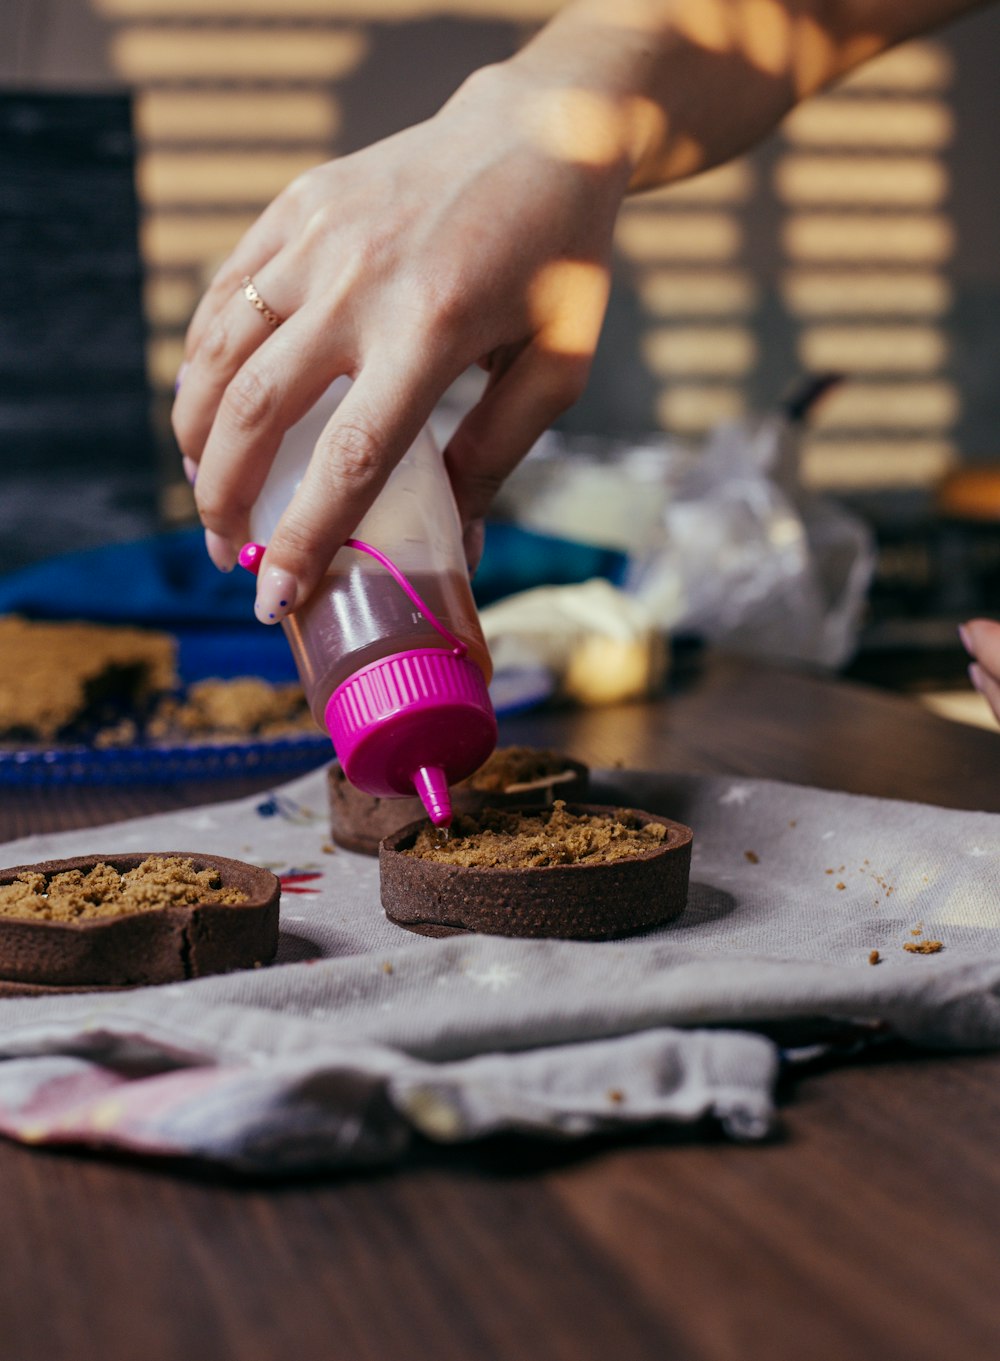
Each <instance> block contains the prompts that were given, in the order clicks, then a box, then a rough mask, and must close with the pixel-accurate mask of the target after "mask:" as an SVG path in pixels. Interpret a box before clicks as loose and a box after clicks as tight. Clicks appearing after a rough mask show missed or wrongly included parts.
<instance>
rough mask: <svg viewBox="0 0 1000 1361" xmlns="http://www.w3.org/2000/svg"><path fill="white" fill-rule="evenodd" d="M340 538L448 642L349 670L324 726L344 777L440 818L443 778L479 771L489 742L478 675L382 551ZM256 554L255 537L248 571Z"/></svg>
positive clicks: (246, 560)
mask: <svg viewBox="0 0 1000 1361" xmlns="http://www.w3.org/2000/svg"><path fill="white" fill-rule="evenodd" d="M345 546H346V547H348V548H354V549H357V550H358V551H359V552H362V553H367V554H369V556H370V557H373V558H375V560H376V561H377V562H379V563H381V564H382V566H383V567H384V568H385V569H386V571H387V572H388V573H389V574H390V575H391V576H392V578H393V580H394V581H395V582H396V583H397V585H398V586H399V587H400V589H401V590H402V591H404V592H405V593H406V595H407V596H408V597H409V599H410V600H411V601H412V602H413V604H414V606H415V607H416V608H417V609H418V610H419V611H420V613H421V614H422V615H423V617H424V618H425V619H426V620H427V622H428V623H429V624H430V625H431V627H432V628H433V629H434V630H435V631H436V632H437V633H439V634H440V635H441V637H442V638H443V639H444V640H445V642H447V643H448V644H449V647H448V649H444V648H415V649H412V650H410V651H406V652H395V653H392V654H391V655H390V656H388V657H382V658H380V659H379V660H378V661H376V662H371V663H370V664H369V665H368V666H364V667H362V668H361V670H360V671H356V672H355V673H354V675H352V676H349V677H348V679H347V680H346V681H344V682H343V683H342V684H341V685H339V686H338V687H337V689H336V690H334V692H333V694H332V695H331V696H330V698H329V700H328V701H327V705H326V710H325V713H324V722H325V725H326V728H327V731H328V732H329V734H330V737H331V738H332V740H333V745H334V747H335V748H336V752H337V756H338V758H339V760H340V764H341V766H342V767H343V770H344V774H345V775H346V776H347V778H348V780H350V782H351V784H353V785H355V786H356V787H357V788H358V789H360V790H362V791H364V792H365V793H367V794H372V795H374V796H375V797H377V798H392V797H400V796H403V795H408V794H409V795H412V794H413V792H414V790H416V793H417V794H418V795H419V797H420V800H421V802H422V803H423V805H424V808H425V809H426V810H427V816H428V817H429V818H430V820H431V822H433V823H434V825H435V826H436V827H447V826H448V824H449V823H450V822H451V818H452V810H451V798H450V795H449V792H448V786H449V784H453V783H454V782H455V781H457V780H462V779H465V777H466V776H467V775H471V774H472V773H473V771H475V770H478V769H479V767H480V766H481V765H482V763H483V762H484V761H485V760H486V758H487V756H489V754H490V752H491V751H492V750H493V748H494V747H495V745H496V740H497V721H496V715H495V714H494V712H493V705H492V703H491V701H490V696H489V690H488V688H487V685H486V678H485V677H484V675H483V673H482V672H481V671H480V669H479V667H478V666H477V665H476V664H475V662H473V661H470V660H469V658H468V657H467V656H466V652H467V651H468V649H467V647H466V645H465V643H464V642H463V641H462V639H461V638H459V637H457V636H456V635H455V634H454V633H452V632H451V631H450V630H449V629H447V628H446V627H445V626H444V624H442V622H441V621H440V620H439V619H438V618H437V616H436V615H435V614H434V613H433V611H432V610H431V609H430V608H429V607H428V606H427V605H426V604H425V602H424V600H423V599H422V598H421V596H420V595H419V594H418V592H417V591H416V590H415V589H414V587H413V585H412V583H411V582H410V581H409V580H407V578H406V576H405V575H404V574H403V573H402V572H401V571H400V570H399V568H398V567H397V566H396V564H395V563H394V562H392V560H391V559H390V558H387V557H386V555H385V554H384V553H382V552H380V551H379V550H378V549H377V548H373V547H372V546H371V545H370V544H367V543H364V542H362V541H361V540H360V539H347V540H346V544H345ZM263 555H264V548H263V546H262V545H261V544H253V543H251V544H244V545H243V548H242V549H241V550H240V555H239V563H240V566H241V567H245V568H246V569H247V570H248V571H250V572H253V573H254V574H255V575H256V573H257V572H258V571H259V570H260V564H261V559H262V557H263Z"/></svg>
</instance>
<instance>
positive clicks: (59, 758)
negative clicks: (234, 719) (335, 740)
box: [0, 669, 553, 788]
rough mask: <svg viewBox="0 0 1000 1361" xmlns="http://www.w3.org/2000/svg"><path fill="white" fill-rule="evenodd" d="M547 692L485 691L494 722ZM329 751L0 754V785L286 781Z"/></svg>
mask: <svg viewBox="0 0 1000 1361" xmlns="http://www.w3.org/2000/svg"><path fill="white" fill-rule="evenodd" d="M552 689H553V686H552V678H551V676H550V675H549V673H548V672H547V671H543V670H541V669H537V670H536V669H531V670H524V671H506V672H501V673H499V674H498V675H497V676H496V677H495V679H494V683H493V684H492V685H491V686H490V694H491V696H492V698H493V704H494V707H495V708H496V711H497V715H498V717H505V716H507V715H511V714H516V713H522V712H524V711H525V710H526V709H532V708H535V707H536V706H537V705H539V704H543V703H544V702H545V701H546V700H547V699H548V698H549V697H550V696H551V694H552ZM333 754H334V753H333V747H332V746H331V744H330V739H329V738H328V737H325V736H324V735H323V734H322V733H316V735H315V736H314V735H313V734H311V733H304V734H303V735H302V736H301V737H281V738H271V739H269V740H267V741H264V740H258V741H243V742H227V743H224V744H222V743H194V742H191V743H177V744H174V745H172V746H164V745H160V744H156V745H154V744H152V743H149V744H143V743H136V744H135V745H133V746H127V747H102V748H98V747H88V746H83V745H79V746H65V747H52V748H49V749H44V748H35V749H32V750H23V751H2V750H0V787H4V786H7V787H10V786H12V785H17V786H20V787H22V788H25V787H31V786H33V787H36V788H37V787H40V786H45V787H46V788H53V787H56V786H63V785H101V784H115V785H122V784H136V785H139V784H162V783H164V782H166V783H173V782H177V781H181V780H224V779H227V778H231V777H233V776H239V775H258V774H260V775H265V774H266V775H271V774H273V775H274V776H276V777H282V778H287V777H289V776H291V775H298V774H304V773H305V772H306V771H308V770H313V769H315V767H316V766H321V765H323V764H324V763H325V762H327V761H329V760H330V759H331V758H332V757H333Z"/></svg>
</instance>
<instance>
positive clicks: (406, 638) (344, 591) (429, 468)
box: [250, 379, 491, 723]
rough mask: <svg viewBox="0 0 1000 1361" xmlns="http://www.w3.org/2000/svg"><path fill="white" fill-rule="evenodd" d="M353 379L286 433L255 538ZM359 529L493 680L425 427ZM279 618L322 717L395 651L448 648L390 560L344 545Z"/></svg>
mask: <svg viewBox="0 0 1000 1361" xmlns="http://www.w3.org/2000/svg"><path fill="white" fill-rule="evenodd" d="M348 388H349V383H348V382H347V380H346V379H338V380H337V382H336V383H334V384H333V386H332V387H331V388H330V390H329V391H328V393H327V394H326V396H325V397H324V398H323V400H322V401H321V402H320V403H318V404H317V406H316V407H314V408H313V410H312V411H311V412H310V413H309V414H308V415H307V416H306V417H305V418H304V419H303V420H302V421H300V422H299V424H298V425H296V426H294V427H293V428H292V429H291V430H290V431H289V432H288V434H287V435H286V436H285V439H284V441H283V442H282V446H281V448H280V450H279V451H278V455H277V457H276V458H275V461H274V464H273V466H272V469H271V473H270V475H269V476H268V479H267V482H266V483H265V485H264V488H263V489H262V491H261V494H260V496H259V497H258V500H257V503H256V505H255V506H254V509H253V512H252V513H251V519H250V527H251V530H252V532H253V535H254V538H255V539H258V540H260V541H261V542H263V543H267V542H268V540H269V539H270V537H271V535H272V534H273V532H274V529H275V527H276V525H277V523H278V520H279V519H280V517H281V514H282V512H283V511H284V509H285V507H286V506H287V504H288V502H289V501H290V500H291V498H292V496H293V495H294V493H295V490H296V489H297V487H298V485H299V482H300V481H301V480H302V477H303V475H304V473H305V470H306V466H307V465H308V462H309V458H310V456H311V454H312V450H313V447H314V445H315V442H316V440H317V439H318V438H319V435H320V433H321V431H322V429H323V427H324V425H325V424H326V421H327V420H328V419H329V417H330V415H331V414H332V413H333V411H334V409H335V408H336V406H337V405H338V404H339V402H340V401H342V400H343V397H344V395H345V393H346V392H347V390H348ZM354 537H355V538H358V539H361V540H363V541H364V542H365V543H370V544H372V545H373V546H374V547H376V548H378V549H380V550H381V551H382V552H383V553H385V554H387V555H388V557H389V558H391V559H392V561H393V562H394V563H395V565H396V566H397V567H398V568H399V569H400V571H402V572H403V573H404V575H405V576H406V577H407V579H408V580H409V581H410V583H411V585H412V586H413V587H414V589H415V590H416V591H417V593H418V595H420V597H421V598H422V599H423V600H424V601H425V602H426V604H427V605H428V607H429V608H430V609H431V610H432V611H433V613H434V614H435V615H436V616H437V618H438V619H439V620H440V622H441V623H442V624H444V625H445V627H446V628H448V629H449V630H450V631H451V632H452V633H454V634H456V635H457V636H458V637H459V638H460V639H461V640H462V641H463V642H464V643H465V644H466V646H467V648H468V656H469V658H470V660H472V661H473V662H475V663H476V665H477V666H478V667H479V669H480V670H481V671H482V673H483V676H484V677H485V678H486V680H489V678H490V675H491V664H490V659H489V652H488V651H487V648H486V643H485V640H484V638H483V634H482V629H481V627H480V624H479V618H478V615H477V613H476V607H475V604H474V602H473V599H472V591H471V589H470V587H469V581H468V576H467V573H466V570H465V559H464V553H463V549H462V534H461V525H460V523H459V518H458V511H457V510H456V507H455V502H454V498H453V496H452V493H451V487H450V484H449V482H448V478H447V474H446V473H445V470H444V465H443V462H442V459H441V455H440V453H439V452H438V449H437V447H436V445H435V444H434V440H433V438H432V437H431V435H430V433H429V432H428V431H426V430H424V431H422V432H421V433H420V435H419V436H418V437H417V439H416V440H415V441H414V443H413V445H412V446H411V448H410V449H409V450H408V451H407V453H406V455H405V457H404V458H403V459H402V460H401V462H400V463H399V464H398V465H397V467H396V468H395V469H394V470H393V472H392V473H391V475H390V477H389V479H388V481H387V483H386V485H385V486H384V487H383V489H382V491H381V492H380V493H379V496H378V499H377V500H376V502H375V504H374V505H373V506H372V508H371V510H370V511H369V512H368V514H367V515H366V516H365V517H364V519H363V520H362V522H361V524H359V525H358V527H357V529H356V530H355V532H354ZM283 627H284V630H285V633H286V635H287V637H288V640H289V642H290V644H291V647H292V652H293V654H294V656H295V661H296V665H297V666H298V670H299V674H300V676H301V678H302V684H303V686H304V688H305V691H306V696H307V698H308V701H309V705H310V708H311V710H312V712H313V714H314V715H315V717H316V719H317V721H318V722H320V723H322V722H323V721H324V713H325V709H326V705H327V702H328V700H329V698H330V696H331V695H332V694H333V693H334V691H335V690H336V689H337V687H338V686H340V685H341V684H343V682H344V681H346V680H347V679H348V678H349V677H350V676H351V675H353V674H354V673H355V672H357V671H359V670H360V669H361V668H363V667H365V666H367V665H369V664H370V663H372V662H375V661H377V660H378V659H379V658H381V657H386V656H390V655H393V654H396V653H401V652H405V651H411V650H414V649H420V648H432V649H445V648H447V643H446V642H445V640H444V639H443V638H442V636H441V634H440V633H438V632H437V631H436V630H435V629H434V628H433V627H432V626H431V625H430V624H429V623H428V622H427V620H426V619H425V618H424V617H423V615H422V614H421V613H420V612H419V611H418V610H417V609H416V608H415V606H414V605H413V604H412V603H411V601H410V600H409V599H408V598H407V596H406V594H405V593H404V592H403V590H402V589H401V588H400V586H399V585H398V583H397V582H396V581H394V580H393V578H392V577H391V576H390V574H389V573H388V572H387V571H386V569H385V568H384V567H383V566H382V565H381V564H379V563H378V562H376V561H374V560H373V559H371V558H369V557H368V556H366V555H364V554H362V553H360V552H358V551H357V550H356V549H352V548H346V547H345V548H341V549H340V550H339V552H338V553H337V554H336V556H335V557H334V559H333V562H332V563H331V564H330V567H329V569H328V570H327V572H326V574H325V575H324V577H323V579H322V580H321V581H320V583H319V585H318V586H317V588H316V590H315V591H313V593H312V594H311V595H310V597H309V599H308V600H306V601H305V602H304V603H303V604H302V605H300V606H299V607H298V608H297V609H296V610H295V612H294V614H292V615H290V616H289V617H288V618H287V619H285V620H284V621H283Z"/></svg>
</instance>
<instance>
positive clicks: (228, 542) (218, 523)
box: [195, 308, 346, 571]
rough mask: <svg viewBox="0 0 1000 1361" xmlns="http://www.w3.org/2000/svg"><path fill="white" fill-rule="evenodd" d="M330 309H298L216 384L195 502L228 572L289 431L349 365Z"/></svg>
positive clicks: (210, 544) (215, 555) (212, 550)
mask: <svg viewBox="0 0 1000 1361" xmlns="http://www.w3.org/2000/svg"><path fill="white" fill-rule="evenodd" d="M247 310H248V311H249V312H250V313H251V317H252V316H253V315H254V314H253V312H252V309H250V308H248V309H247ZM322 315H325V314H321V313H319V310H318V309H313V310H310V309H305V308H304V309H302V310H301V311H299V312H296V313H295V315H294V316H293V317H292V318H291V320H290V321H288V322H286V323H284V324H283V325H282V326H281V327H280V328H279V329H278V330H277V331H275V332H274V333H273V334H272V335H271V336H270V338H269V339H268V340H267V341H266V342H265V343H264V344H263V345H260V346H258V347H257V348H256V349H255V350H253V351H252V353H251V354H250V355H249V357H248V358H247V360H246V362H245V363H244V364H243V365H242V367H241V368H240V369H239V370H238V371H237V372H236V373H235V374H234V375H233V376H232V378H231V379H230V381H229V382H228V383H227V384H226V386H225V387H224V389H223V391H222V393H221V396H219V397H218V398H215V397H214V392H215V389H214V388H211V389H210V390H211V391H212V392H213V397H212V398H211V399H209V400H210V401H211V400H214V401H215V403H216V409H215V413H214V420H212V423H211V430H210V433H209V435H208V438H207V440H206V443H205V446H204V450H203V453H202V457H201V461H200V464H199V469H198V478H197V482H196V484H195V500H196V502H197V505H198V513H199V515H200V516H201V520H202V523H203V524H204V526H205V528H206V531H207V534H206V546H207V548H208V553H209V556H210V557H211V559H212V561H213V562H214V563H215V565H216V566H217V567H220V568H222V570H224V571H225V570H228V569H229V568H230V567H231V566H232V565H233V563H234V562H235V555H236V551H237V549H238V548H239V545H240V544H241V543H243V542H244V540H245V539H246V538H247V530H248V521H249V515H250V510H251V508H252V507H253V504H254V502H255V501H256V500H257V497H258V495H259V493H260V490H261V488H262V487H263V485H264V482H265V480H266V478H267V474H268V472H269V470H270V468H271V464H272V463H273V461H274V456H275V454H276V453H277V451H278V447H279V445H280V444H281V441H282V439H283V437H284V436H285V434H286V433H287V431H288V430H290V429H291V427H292V426H293V425H295V424H296V422H298V421H300V420H301V419H302V417H303V416H305V415H306V413H307V412H309V411H310V410H311V409H312V408H313V407H314V406H315V405H316V403H317V402H319V400H320V398H321V397H322V396H323V393H324V392H325V391H326V389H327V388H328V387H329V385H330V383H331V382H332V381H333V380H334V379H335V378H337V377H339V376H340V374H342V373H343V372H344V371H345V367H346V360H345V359H344V357H343V356H342V355H341V354H340V353H339V351H338V350H337V349H336V348H335V346H334V342H333V335H334V328H332V327H324V326H322V325H321V324H320V320H319V318H320V317H321V316H322ZM305 437H307V436H304V438H305Z"/></svg>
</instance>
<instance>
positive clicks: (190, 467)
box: [183, 458, 198, 487]
mask: <svg viewBox="0 0 1000 1361" xmlns="http://www.w3.org/2000/svg"><path fill="white" fill-rule="evenodd" d="M183 463H184V476H185V477H186V478H187V480H188V481H189V482H190V483H191V486H192V487H193V486H194V484H195V481H196V479H197V477H198V465H197V463H195V461H194V459H193V458H185V459H184V460H183Z"/></svg>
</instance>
